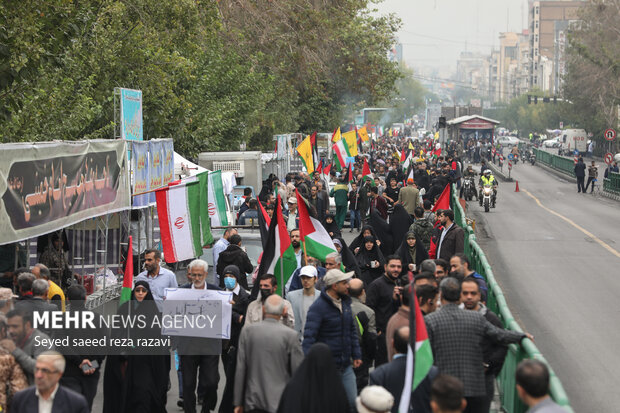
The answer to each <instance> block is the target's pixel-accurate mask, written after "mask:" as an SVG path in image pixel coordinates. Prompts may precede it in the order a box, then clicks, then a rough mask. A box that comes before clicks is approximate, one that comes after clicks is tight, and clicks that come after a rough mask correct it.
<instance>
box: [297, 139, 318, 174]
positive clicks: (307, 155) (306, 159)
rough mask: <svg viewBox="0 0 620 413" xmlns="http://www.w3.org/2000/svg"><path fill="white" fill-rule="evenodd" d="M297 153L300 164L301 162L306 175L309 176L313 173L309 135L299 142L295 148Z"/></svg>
mask: <svg viewBox="0 0 620 413" xmlns="http://www.w3.org/2000/svg"><path fill="white" fill-rule="evenodd" d="M297 153H298V154H299V157H300V158H301V162H303V164H304V166H305V167H306V170H307V171H308V174H309V175H311V174H312V173H314V160H313V158H312V142H311V141H310V135H308V136H306V139H304V140H303V141H301V143H300V144H299V146H297Z"/></svg>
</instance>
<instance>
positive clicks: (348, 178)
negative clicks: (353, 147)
mask: <svg viewBox="0 0 620 413" xmlns="http://www.w3.org/2000/svg"><path fill="white" fill-rule="evenodd" d="M343 179H344V181H345V182H347V183H351V182H353V181H355V176H354V175H353V162H349V166H348V167H347V173H346V174H345V175H344V176H343Z"/></svg>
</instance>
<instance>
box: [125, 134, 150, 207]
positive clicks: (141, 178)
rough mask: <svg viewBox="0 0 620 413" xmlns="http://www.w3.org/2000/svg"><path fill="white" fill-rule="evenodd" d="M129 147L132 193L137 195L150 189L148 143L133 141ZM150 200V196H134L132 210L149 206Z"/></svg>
mask: <svg viewBox="0 0 620 413" xmlns="http://www.w3.org/2000/svg"><path fill="white" fill-rule="evenodd" d="M130 145H131V147H132V164H133V165H132V169H133V182H132V183H133V193H134V194H139V193H141V192H146V191H148V190H150V189H151V177H150V170H151V166H150V163H149V143H148V142H139V141H135V142H131V143H130ZM150 199H151V195H150V194H144V195H138V196H134V197H133V208H144V207H147V206H149V201H150Z"/></svg>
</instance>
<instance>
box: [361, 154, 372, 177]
mask: <svg viewBox="0 0 620 413" xmlns="http://www.w3.org/2000/svg"><path fill="white" fill-rule="evenodd" d="M367 179H370V181H371V182H374V180H373V177H372V172H370V166H369V165H368V159H366V158H364V167H363V168H362V181H365V180H367Z"/></svg>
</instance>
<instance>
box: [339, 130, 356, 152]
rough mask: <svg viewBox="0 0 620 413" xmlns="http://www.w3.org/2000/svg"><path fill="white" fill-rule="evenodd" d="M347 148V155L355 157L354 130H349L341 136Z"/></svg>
mask: <svg viewBox="0 0 620 413" xmlns="http://www.w3.org/2000/svg"><path fill="white" fill-rule="evenodd" d="M342 137H343V138H344V140H345V142H347V146H348V147H349V155H351V156H357V134H356V133H355V130H351V131H348V132H345V133H343V134H342Z"/></svg>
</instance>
